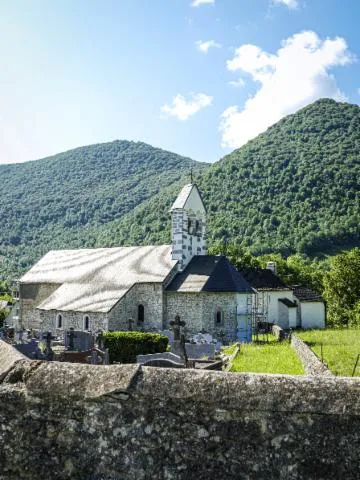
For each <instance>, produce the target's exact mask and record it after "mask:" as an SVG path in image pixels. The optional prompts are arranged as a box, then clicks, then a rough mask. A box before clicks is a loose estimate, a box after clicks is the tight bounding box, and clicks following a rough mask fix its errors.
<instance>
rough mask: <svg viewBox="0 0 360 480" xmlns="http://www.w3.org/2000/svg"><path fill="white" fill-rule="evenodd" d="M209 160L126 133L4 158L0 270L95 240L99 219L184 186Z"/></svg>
mask: <svg viewBox="0 0 360 480" xmlns="http://www.w3.org/2000/svg"><path fill="white" fill-rule="evenodd" d="M205 167H207V165H206V164H201V163H199V162H195V161H194V160H191V159H189V158H184V157H181V156H180V155H176V154H174V153H171V152H166V151H164V150H161V149H158V148H153V147H151V146H150V145H147V144H145V143H141V142H128V141H115V142H111V143H104V144H99V145H91V146H88V147H81V148H77V149H75V150H71V151H68V152H65V153H61V154H58V155H55V156H53V157H50V158H46V159H42V160H37V161H33V162H27V163H23V164H16V165H0V178H1V194H0V218H1V228H0V261H1V263H0V278H1V277H3V278H6V277H8V276H9V275H10V274H11V275H12V274H13V273H15V272H20V271H22V270H24V269H25V268H28V267H29V266H30V265H31V264H32V263H33V262H34V261H35V260H36V259H38V258H39V257H40V256H41V255H43V254H44V253H45V252H47V251H48V250H49V249H51V248H71V247H73V248H76V247H82V246H93V245H95V244H97V237H98V235H97V230H98V229H99V228H100V227H101V225H103V224H106V223H107V222H111V221H113V220H115V219H119V218H122V217H123V215H124V214H126V213H127V212H129V211H132V210H133V209H134V207H136V206H137V205H139V204H141V203H142V202H144V201H146V200H147V199H148V198H152V197H153V196H155V195H156V194H157V193H158V192H159V191H161V190H162V189H163V188H165V187H166V186H168V185H174V186H176V188H177V189H180V187H181V185H182V184H183V183H184V182H188V181H189V178H190V170H191V169H192V170H193V172H194V173H196V172H197V171H198V170H202V169H203V168H205ZM144 220H145V221H146V219H144Z"/></svg>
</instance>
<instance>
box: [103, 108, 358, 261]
mask: <svg viewBox="0 0 360 480" xmlns="http://www.w3.org/2000/svg"><path fill="white" fill-rule="evenodd" d="M197 183H198V184H199V187H200V189H201V191H202V193H203V197H204V200H205V203H206V206H207V208H208V226H207V230H208V236H209V242H210V243H213V242H214V241H218V240H220V241H224V242H225V243H229V242H231V241H233V240H236V241H238V242H243V243H244V244H245V245H248V246H249V247H250V249H251V251H252V252H253V253H255V254H262V253H267V252H281V253H283V254H285V255H287V254H290V253H293V252H302V253H307V254H310V255H318V254H323V253H331V252H335V251H337V250H339V249H341V248H343V247H350V246H357V245H360V107H359V106H357V105H349V104H346V103H337V102H335V101H333V100H328V99H324V100H319V101H317V102H315V103H313V104H312V105H309V106H308V107H306V108H304V109H302V110H300V111H299V112H297V113H296V114H295V115H291V116H288V117H286V118H284V119H283V120H281V121H280V122H278V123H277V124H275V125H274V126H272V127H271V128H269V129H268V130H267V131H266V132H265V133H263V134H262V135H260V136H258V137H257V138H256V139H254V140H252V141H251V142H249V143H248V144H247V145H245V146H244V147H242V148H240V149H239V150H236V151H234V152H233V153H231V154H230V155H228V156H226V157H224V158H223V159H222V160H220V161H219V162H217V163H216V164H213V165H212V166H211V167H210V168H209V169H208V170H206V171H203V172H201V173H200V174H199V175H198V177H197ZM172 200H173V197H172V196H171V195H164V193H163V192H161V193H160V194H159V195H158V196H157V197H156V198H152V199H150V200H149V201H148V202H145V203H144V204H142V205H141V206H139V207H138V208H136V209H135V210H134V211H133V212H130V213H129V214H127V215H126V216H125V217H124V218H123V219H122V220H121V221H120V222H113V223H110V224H107V225H104V227H103V228H101V235H100V238H101V239H102V241H106V239H107V240H108V241H109V242H111V241H112V239H119V240H120V241H121V242H128V243H129V244H131V243H133V242H136V243H138V242H141V241H144V242H157V241H169V228H170V224H169V223H167V228H166V229H164V225H166V221H167V218H168V217H167V214H166V212H167V208H168V207H169V206H170V204H171V201H172Z"/></svg>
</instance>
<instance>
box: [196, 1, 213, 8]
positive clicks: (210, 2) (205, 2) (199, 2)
mask: <svg viewBox="0 0 360 480" xmlns="http://www.w3.org/2000/svg"><path fill="white" fill-rule="evenodd" d="M206 4H209V5H215V0H193V1H192V3H191V6H192V7H200V6H201V5H206Z"/></svg>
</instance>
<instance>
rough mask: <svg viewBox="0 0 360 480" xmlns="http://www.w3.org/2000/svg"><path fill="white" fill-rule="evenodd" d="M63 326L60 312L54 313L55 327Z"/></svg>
mask: <svg viewBox="0 0 360 480" xmlns="http://www.w3.org/2000/svg"><path fill="white" fill-rule="evenodd" d="M62 326H63V318H62V315H61V314H60V313H58V314H57V315H56V328H62Z"/></svg>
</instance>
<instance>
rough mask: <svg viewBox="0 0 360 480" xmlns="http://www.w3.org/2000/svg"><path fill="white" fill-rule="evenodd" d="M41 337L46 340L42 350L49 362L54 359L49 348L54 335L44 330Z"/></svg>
mask: <svg viewBox="0 0 360 480" xmlns="http://www.w3.org/2000/svg"><path fill="white" fill-rule="evenodd" d="M43 339H44V340H45V341H46V347H45V351H44V356H45V359H46V360H49V361H50V362H51V361H52V360H53V359H54V352H53V350H52V348H51V340H54V339H55V337H53V336H52V333H51V332H46V333H44V335H43Z"/></svg>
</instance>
